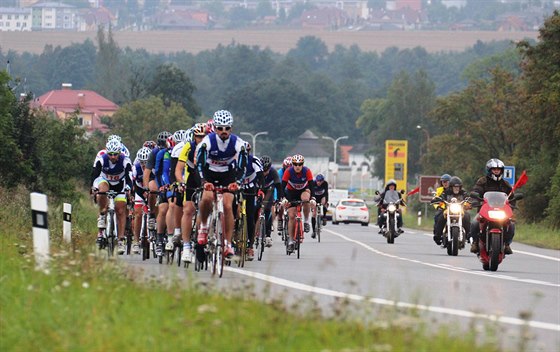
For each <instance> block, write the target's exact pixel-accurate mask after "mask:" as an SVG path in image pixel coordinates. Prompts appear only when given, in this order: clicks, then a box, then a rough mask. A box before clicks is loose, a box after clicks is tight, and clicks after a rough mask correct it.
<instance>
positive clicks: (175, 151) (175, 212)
mask: <svg viewBox="0 0 560 352" xmlns="http://www.w3.org/2000/svg"><path fill="white" fill-rule="evenodd" d="M190 133H191V132H190V130H178V131H175V133H173V136H172V139H173V143H174V144H175V145H174V146H173V148H172V149H171V151H170V153H169V155H170V157H171V159H170V160H171V163H170V168H169V184H171V185H174V189H173V192H174V193H173V195H172V199H170V201H169V212H170V215H169V216H170V217H171V218H172V219H173V225H174V226H175V228H174V229H173V238H171V240H170V241H167V248H166V249H167V250H173V244H180V242H181V217H182V216H183V189H182V187H178V186H179V183H178V182H176V176H175V175H176V174H175V170H176V168H177V163H178V161H179V154H180V153H181V150H182V149H183V146H184V145H185V143H186V142H187V141H188V140H189V135H190ZM168 231H171V230H168Z"/></svg>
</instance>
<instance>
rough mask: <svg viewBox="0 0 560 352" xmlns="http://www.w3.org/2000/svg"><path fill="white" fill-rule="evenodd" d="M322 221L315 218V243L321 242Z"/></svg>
mask: <svg viewBox="0 0 560 352" xmlns="http://www.w3.org/2000/svg"><path fill="white" fill-rule="evenodd" d="M322 222H323V220H321V218H317V221H316V223H315V229H316V231H315V235H316V236H317V242H319V243H320V242H321V228H322V227H323V223H322Z"/></svg>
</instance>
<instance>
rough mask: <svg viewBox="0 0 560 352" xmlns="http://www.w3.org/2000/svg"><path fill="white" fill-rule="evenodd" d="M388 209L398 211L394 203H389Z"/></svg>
mask: <svg viewBox="0 0 560 352" xmlns="http://www.w3.org/2000/svg"><path fill="white" fill-rule="evenodd" d="M387 210H388V211H390V212H393V211H396V210H397V207H396V206H395V205H394V204H389V206H388V207H387Z"/></svg>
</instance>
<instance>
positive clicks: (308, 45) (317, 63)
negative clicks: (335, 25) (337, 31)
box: [288, 35, 329, 69]
mask: <svg viewBox="0 0 560 352" xmlns="http://www.w3.org/2000/svg"><path fill="white" fill-rule="evenodd" d="M328 54H329V49H328V48H327V45H326V44H325V43H324V42H323V41H322V40H321V39H319V38H317V37H314V36H309V35H308V36H305V37H302V38H300V39H299V40H298V42H297V44H296V48H295V49H292V50H290V51H289V52H288V57H289V58H293V59H295V60H297V61H301V62H304V63H305V64H307V65H309V68H311V69H317V68H319V67H321V66H322V65H323V64H324V62H325V60H326V58H327V55H328Z"/></svg>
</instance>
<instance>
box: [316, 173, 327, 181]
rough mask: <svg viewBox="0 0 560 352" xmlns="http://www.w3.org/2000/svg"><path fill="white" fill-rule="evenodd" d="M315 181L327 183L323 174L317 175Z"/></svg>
mask: <svg viewBox="0 0 560 352" xmlns="http://www.w3.org/2000/svg"><path fill="white" fill-rule="evenodd" d="M315 180H317V181H325V176H323V174H317V176H316V177H315Z"/></svg>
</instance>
